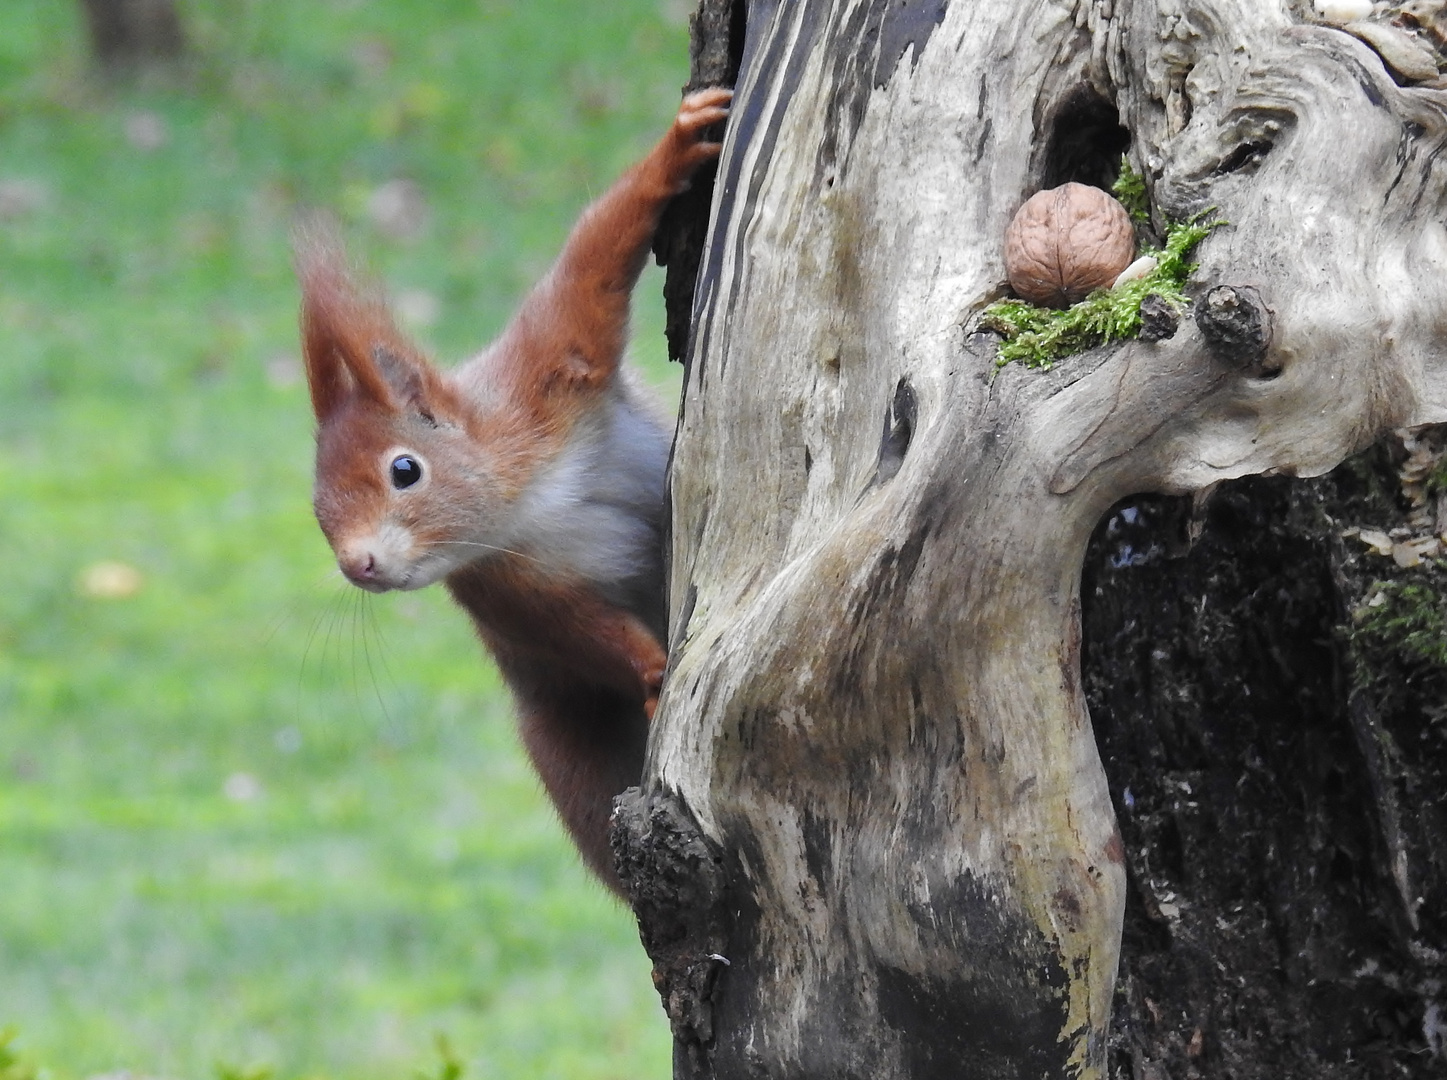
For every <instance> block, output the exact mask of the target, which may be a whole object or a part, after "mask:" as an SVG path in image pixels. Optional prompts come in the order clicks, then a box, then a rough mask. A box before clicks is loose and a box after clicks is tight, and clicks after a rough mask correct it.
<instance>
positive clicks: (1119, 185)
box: [1110, 155, 1151, 225]
mask: <svg viewBox="0 0 1447 1080" xmlns="http://www.w3.org/2000/svg"><path fill="white" fill-rule="evenodd" d="M1110 193H1111V194H1112V195H1114V196H1115V197H1116V200H1117V201H1118V202H1119V203H1120V204H1121V205H1122V206H1124V207H1125V212H1126V213H1127V214H1129V215H1130V219H1131V221H1133V222H1135V223H1136V224H1137V225H1149V224H1150V220H1151V201H1150V196H1149V195H1147V194H1146V178H1145V177H1144V176H1142V175H1141V174H1140V173H1138V172H1136V171H1135V169H1133V168H1131V164H1130V158H1128V157H1125V156H1124V155H1122V156H1121V159H1120V175H1119V176H1118V177H1116V180H1115V183H1114V184H1112V185H1110Z"/></svg>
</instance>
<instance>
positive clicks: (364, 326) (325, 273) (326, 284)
mask: <svg viewBox="0 0 1447 1080" xmlns="http://www.w3.org/2000/svg"><path fill="white" fill-rule="evenodd" d="M293 245H294V248H295V252H296V271H297V277H298V278H299V279H300V281H301V296H302V299H301V336H302V353H303V356H304V358H305V360H306V373H307V385H308V387H309V388H310V389H311V398H312V411H313V412H315V413H316V417H317V420H318V421H319V422H321V423H325V422H326V420H327V418H328V417H329V416H330V415H331V414H332V413H334V412H335V411H336V409H337V407H338V406H340V405H341V404H342V402H343V401H344V400H345V399H346V398H348V397H350V396H352V395H354V394H360V395H362V396H364V397H366V398H369V399H371V400H372V401H375V402H377V403H378V404H380V405H384V406H387V407H388V408H392V409H397V408H402V407H404V406H405V405H406V404H407V403H408V402H410V401H412V400H414V399H416V398H418V397H420V396H421V395H422V393H423V391H424V389H425V386H426V382H427V374H428V370H427V366H426V361H425V360H423V359H422V358H421V357H420V356H418V355H417V354H416V351H415V350H414V349H413V348H412V347H411V346H410V345H409V344H408V343H407V342H406V341H405V340H404V339H403V337H402V335H401V333H400V331H398V329H397V327H396V324H395V323H393V321H392V317H391V315H390V314H389V313H388V311H387V306H386V304H385V303H384V302H383V300H382V297H381V295H380V294H379V293H378V292H376V291H375V290H371V289H365V288H363V287H360V286H359V285H358V284H357V278H356V275H354V274H353V272H352V270H351V267H350V266H349V264H348V262H347V257H346V253H345V251H344V250H343V248H342V244H341V241H340V239H339V238H338V236H337V230H336V226H335V225H334V224H333V223H332V222H331V221H329V220H327V219H325V218H322V217H314V218H311V219H310V220H308V221H305V222H303V223H302V224H301V225H299V226H298V227H297V228H296V230H295V232H294V234H293Z"/></svg>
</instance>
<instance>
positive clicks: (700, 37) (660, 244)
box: [653, 0, 748, 360]
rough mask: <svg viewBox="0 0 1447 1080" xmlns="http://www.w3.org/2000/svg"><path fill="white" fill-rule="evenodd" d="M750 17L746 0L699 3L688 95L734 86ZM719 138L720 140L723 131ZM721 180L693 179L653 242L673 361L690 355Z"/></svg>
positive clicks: (705, 174) (701, 175) (702, 175)
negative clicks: (711, 212)
mask: <svg viewBox="0 0 1447 1080" xmlns="http://www.w3.org/2000/svg"><path fill="white" fill-rule="evenodd" d="M747 14H748V4H747V0H700V3H699V5H698V10H697V11H695V12H694V14H693V17H692V19H691V22H690V29H691V35H690V45H689V74H688V83H687V85H686V86H685V87H684V93H686V94H687V93H692V92H693V91H695V90H702V89H704V88H705V87H709V86H729V87H731V86H733V85H734V83H735V82H736V81H737V79H738V75H739V65H740V63H741V62H742V59H743V54H744V29H745V26H744V20H745V17H746V16H747ZM717 134H718V137H722V131H720V132H718V133H717ZM717 174H718V167H717V165H715V164H709V165H706V166H705V167H704V168H702V169H700V170H699V171H698V173H696V174H695V175H694V178H693V184H692V186H691V187H690V188H689V189H688V190H687V191H685V192H684V193H683V194H682V195H680V196H678V198H676V199H674V200H673V202H671V203H670V204H669V205H668V209H667V210H666V211H665V212H664V214H663V220H662V221H661V222H659V225H658V232H657V234H656V235H655V237H654V240H653V253H654V255H655V256H656V257H657V259H658V265H659V266H666V267H668V274H667V276H666V277H665V278H664V282H663V303H664V308H665V311H666V316H665V320H666V321H665V325H664V333H665V335H666V336H667V338H668V358H669V359H670V360H682V359H683V357H684V354H685V353H686V352H687V350H688V334H689V327H690V325H691V324H692V321H693V286H694V282H695V281H697V280H698V267H699V263H700V262H701V261H702V259H703V242H704V238H705V237H706V236H707V235H708V209H709V204H710V203H711V202H712V201H713V185H714V179H715V177H716V176H717Z"/></svg>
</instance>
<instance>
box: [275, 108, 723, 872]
mask: <svg viewBox="0 0 1447 1080" xmlns="http://www.w3.org/2000/svg"><path fill="white" fill-rule="evenodd" d="M731 96H732V95H731V94H730V92H729V91H728V90H722V89H710V90H701V91H699V92H697V93H694V94H691V95H689V96H688V97H687V98H685V99H684V101H683V104H682V105H681V106H680V108H679V110H678V114H677V116H676V117H675V119H674V121H673V124H672V126H671V127H670V128H669V129H668V132H667V133H666V134H665V135H664V136H663V138H662V139H661V140H660V141H659V142H658V144H657V145H656V146H654V148H653V149H652V151H650V152H649V154H648V156H647V157H645V158H644V159H643V160H642V161H641V162H639V163H638V164H637V165H635V166H634V167H633V168H632V169H630V170H629V171H628V172H627V173H625V174H624V175H623V177H622V178H621V179H620V180H619V181H618V182H617V183H615V184H614V185H613V186H612V188H610V189H609V190H608V192H607V193H606V194H604V195H603V197H602V198H600V199H598V200H597V201H596V202H595V203H593V204H592V205H591V206H589V207H588V208H587V209H586V210H585V211H584V212H583V215H582V217H581V218H580V219H579V221H578V223H577V225H576V226H574V228H573V231H572V233H571V235H570V236H569V237H568V240H567V243H566V244H565V245H564V247H563V251H562V254H561V255H560V256H559V257H558V261H557V263H556V264H554V266H553V268H552V269H551V270H550V271H549V272H548V274H547V276H546V277H545V278H543V280H542V281H541V282H540V283H539V284H538V285H537V286H536V287H535V288H534V289H533V290H532V292H531V293H530V294H529V295H528V296H527V298H526V299H525V300H524V301H523V303H522V306H521V308H520V309H519V310H518V312H517V314H516V315H515V316H514V317H513V319H512V322H511V323H510V324H509V325H508V326H507V328H506V329H505V330H504V331H503V333H502V335H501V336H500V337H499V338H498V339H497V340H496V341H494V342H493V343H492V345H490V346H489V347H488V348H486V349H485V350H483V351H482V352H481V353H479V354H478V355H477V356H475V357H473V358H472V359H471V360H468V361H467V362H465V363H463V364H462V365H460V366H459V367H457V368H454V369H452V370H450V371H442V370H439V369H437V368H435V367H433V366H432V365H431V364H430V363H428V361H427V360H426V359H425V358H424V357H423V356H422V355H421V353H420V352H419V351H418V350H417V349H416V348H415V347H414V346H413V345H412V344H411V343H410V342H408V341H407V340H406V339H405V338H404V337H403V336H402V334H401V333H400V332H399V331H398V329H397V327H396V324H395V323H394V322H393V320H392V318H391V316H390V314H389V313H388V310H387V307H386V305H385V303H384V302H383V301H382V300H381V298H380V297H379V296H377V295H376V294H375V293H374V292H372V291H370V290H368V289H366V288H364V287H360V286H358V285H357V284H356V283H355V281H354V280H353V277H352V275H351V274H350V272H349V270H348V266H347V262H346V258H345V256H344V254H343V253H342V251H341V248H340V245H339V244H338V243H337V242H336V241H335V240H334V239H332V238H330V237H329V236H328V235H327V233H326V232H325V231H317V230H311V231H309V232H303V233H302V234H301V235H299V237H298V240H297V273H298V276H299V277H300V279H301V289H302V309H301V329H302V346H303V353H304V356H305V360H306V373H307V385H308V387H309V389H310V391H311V400H312V408H313V411H314V412H315V413H316V419H317V436H316V438H317V459H316V486H315V489H314V492H313V505H314V508H315V510H316V516H317V521H318V522H319V523H320V525H321V528H322V532H323V533H324V534H325V535H326V538H327V541H328V542H329V543H330V544H331V546H332V550H333V552H334V553H335V554H336V557H337V563H338V565H339V566H340V567H341V571H342V573H343V574H344V575H345V576H346V577H347V579H348V580H349V581H351V582H352V583H353V584H355V585H358V586H360V587H361V588H363V589H367V590H369V591H371V592H386V591H388V590H390V589H419V588H422V587H423V586H425V585H430V584H432V583H433V582H435V581H442V582H444V583H445V584H446V586H447V589H448V591H449V592H450V593H451V594H452V596H453V599H454V600H456V601H457V603H459V604H460V605H461V606H462V607H463V608H464V609H465V610H466V611H467V613H468V614H469V615H470V616H472V620H473V622H474V624H475V625H476V627H477V632H478V635H479V636H480V637H481V638H482V641H483V643H484V644H485V645H486V646H487V648H488V649H489V650H490V651H491V653H492V655H493V657H494V658H495V659H496V661H497V665H498V667H499V669H500V670H501V672H502V675H503V678H504V679H505V680H506V682H507V684H508V687H509V688H510V689H511V691H512V694H513V697H514V699H515V703H516V706H517V711H518V714H519V723H520V727H521V732H522V739H523V743H524V745H525V746H526V748H527V751H528V754H529V755H530V756H531V758H532V761H533V764H534V766H535V767H536V768H537V771H538V774H539V776H540V777H541V778H542V782H543V786H544V787H545V788H546V790H547V793H548V795H549V797H550V798H551V799H552V801H553V803H554V805H555V806H556V807H557V809H558V813H559V814H560V816H561V817H562V819H563V823H564V824H565V825H566V826H567V828H568V831H569V832H570V833H571V834H572V837H573V840H574V842H575V843H576V844H577V846H578V850H579V851H580V852H581V854H582V856H583V859H584V861H585V862H586V863H587V865H588V866H589V867H590V868H591V869H592V870H593V872H594V873H596V874H597V875H598V876H599V877H600V878H601V879H602V880H603V882H604V883H605V884H606V885H608V886H609V887H610V888H612V889H613V890H614V891H615V892H618V891H620V889H619V883H618V880H617V877H616V875H615V873H614V870H613V864H612V858H611V855H610V852H609V847H608V818H609V815H610V813H611V810H612V803H613V798H614V796H616V795H618V794H619V793H620V792H622V791H623V789H624V788H626V787H628V786H630V785H632V784H636V783H637V782H638V780H639V777H640V775H641V773H642V767H643V752H644V743H645V740H646V737H647V733H648V722H649V720H650V719H651V718H652V715H653V710H654V707H655V706H656V705H657V702H658V693H659V689H660V687H661V685H662V682H663V670H664V664H665V660H666V656H665V650H664V645H663V642H664V640H665V613H664V601H663V551H662V530H663V506H664V469H665V467H666V464H667V460H668V450H669V431H668V428H667V427H666V426H665V423H664V421H663V419H662V418H661V416H659V415H656V414H655V411H654V410H653V408H652V407H651V405H652V403H651V402H649V401H648V400H647V398H646V395H645V394H644V393H642V392H641V391H640V390H639V388H638V387H637V386H636V385H635V383H634V382H633V380H632V378H631V377H630V376H629V373H628V372H627V371H625V370H623V369H622V368H621V366H620V365H621V361H622V357H623V350H624V346H625V344H626V340H627V324H628V311H629V300H630V296H631V293H632V291H633V286H634V284H635V282H636V281H637V280H638V275H639V274H640V273H641V272H642V269H643V265H644V262H645V260H646V258H647V255H648V250H649V246H650V245H651V243H652V240H653V234H654V231H655V230H656V228H657V225H658V219H659V215H660V214H661V213H662V212H663V208H664V206H665V205H666V204H667V203H668V201H669V200H670V199H671V198H673V197H674V196H675V195H677V194H678V193H679V192H681V191H683V190H685V189H686V188H687V187H688V184H689V181H690V179H691V177H692V176H693V174H694V172H695V170H696V169H698V167H699V166H700V165H702V164H703V163H704V162H706V161H709V160H711V159H713V158H715V157H717V155H718V153H719V149H720V145H719V144H718V143H716V142H710V141H707V140H706V137H705V134H704V133H705V131H706V129H708V128H709V127H710V126H712V125H714V124H716V123H719V122H720V121H722V120H723V119H724V118H725V117H726V116H727V113H728V103H729V101H730V98H731Z"/></svg>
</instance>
